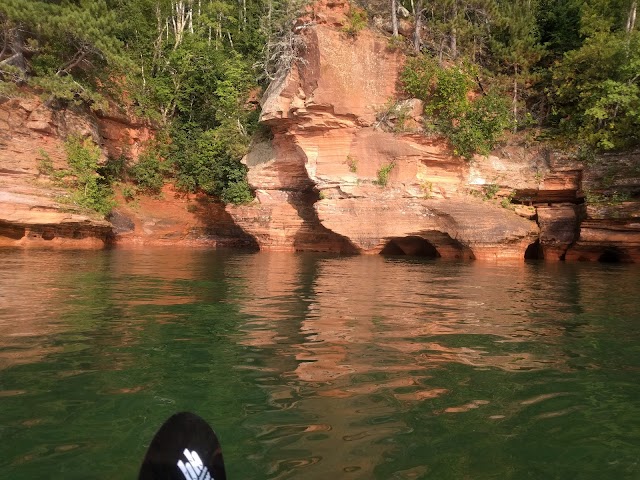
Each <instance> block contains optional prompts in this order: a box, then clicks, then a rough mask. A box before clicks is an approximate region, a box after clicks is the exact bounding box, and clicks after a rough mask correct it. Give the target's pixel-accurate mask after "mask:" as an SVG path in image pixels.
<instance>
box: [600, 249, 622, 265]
mask: <svg viewBox="0 0 640 480" xmlns="http://www.w3.org/2000/svg"><path fill="white" fill-rule="evenodd" d="M598 261H599V262H602V263H620V262H621V261H622V254H621V253H620V250H618V249H617V248H605V250H604V252H602V254H601V255H600V256H599V257H598Z"/></svg>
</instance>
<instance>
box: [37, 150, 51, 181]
mask: <svg viewBox="0 0 640 480" xmlns="http://www.w3.org/2000/svg"><path fill="white" fill-rule="evenodd" d="M38 155H39V158H40V161H39V162H38V173H40V174H42V175H52V174H53V160H51V157H50V156H49V154H48V153H47V152H45V151H44V150H42V149H40V150H38Z"/></svg>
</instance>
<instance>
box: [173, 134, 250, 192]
mask: <svg viewBox="0 0 640 480" xmlns="http://www.w3.org/2000/svg"><path fill="white" fill-rule="evenodd" d="M172 139H173V144H172V149H171V154H170V156H171V159H172V162H173V165H174V167H175V169H176V186H177V187H178V188H180V189H181V190H184V191H187V192H195V191H197V190H201V191H203V192H204V193H207V194H209V195H215V196H218V197H220V198H221V199H222V200H223V201H224V202H227V203H247V202H249V201H251V200H252V198H253V196H252V194H251V189H250V187H249V184H248V183H247V168H246V166H244V165H243V164H242V163H240V159H241V158H242V156H243V155H244V154H245V153H246V151H247V148H248V140H246V139H245V138H244V137H242V136H240V135H238V132H237V131H234V130H233V128H232V127H231V126H230V125H222V126H220V127H218V128H217V129H208V130H202V129H200V128H198V127H194V126H192V125H184V126H182V127H177V128H175V129H174V131H173V134H172Z"/></svg>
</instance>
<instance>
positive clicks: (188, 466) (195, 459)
mask: <svg viewBox="0 0 640 480" xmlns="http://www.w3.org/2000/svg"><path fill="white" fill-rule="evenodd" d="M182 453H183V454H184V456H185V457H187V463H184V462H183V461H182V460H178V468H179V469H180V471H181V472H182V474H183V475H184V478H185V479H186V480H214V478H213V477H212V476H211V475H210V474H209V470H208V469H207V467H205V466H204V464H203V463H202V460H201V459H200V455H198V452H196V451H195V450H193V451H189V449H188V448H185V449H184V452H182Z"/></svg>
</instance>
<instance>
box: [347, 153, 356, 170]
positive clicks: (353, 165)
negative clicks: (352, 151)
mask: <svg viewBox="0 0 640 480" xmlns="http://www.w3.org/2000/svg"><path fill="white" fill-rule="evenodd" d="M345 163H346V164H347V166H348V167H349V171H350V172H351V173H356V172H357V171H358V159H357V158H353V157H352V156H351V155H347V159H346V160H345Z"/></svg>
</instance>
